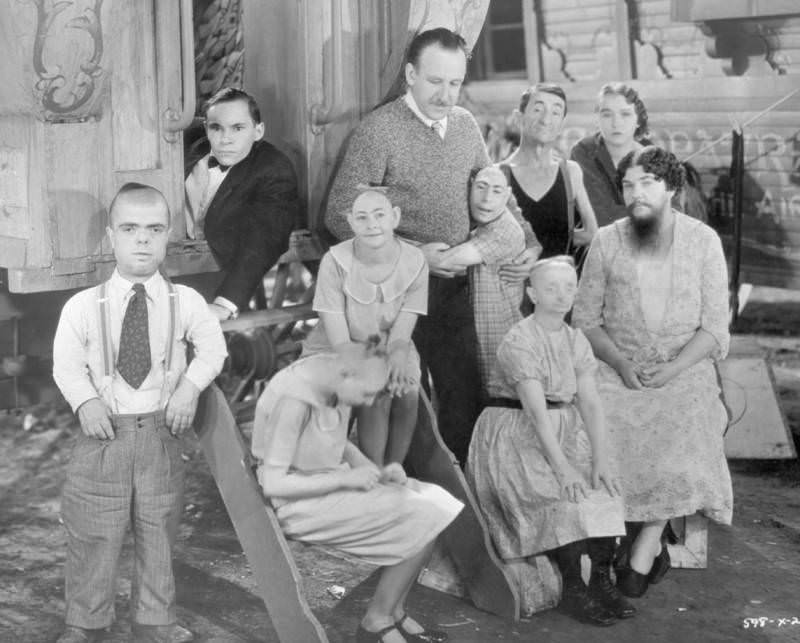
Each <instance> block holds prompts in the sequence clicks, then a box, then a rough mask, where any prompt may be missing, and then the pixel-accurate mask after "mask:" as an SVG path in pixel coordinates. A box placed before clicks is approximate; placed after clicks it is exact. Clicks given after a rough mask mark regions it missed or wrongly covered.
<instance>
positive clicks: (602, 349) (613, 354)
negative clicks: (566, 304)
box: [583, 326, 642, 389]
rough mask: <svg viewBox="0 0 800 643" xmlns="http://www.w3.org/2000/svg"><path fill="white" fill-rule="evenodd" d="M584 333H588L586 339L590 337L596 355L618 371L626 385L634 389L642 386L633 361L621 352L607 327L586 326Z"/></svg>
mask: <svg viewBox="0 0 800 643" xmlns="http://www.w3.org/2000/svg"><path fill="white" fill-rule="evenodd" d="M583 334H584V335H586V339H588V340H589V343H590V344H591V345H592V351H593V352H594V354H595V357H597V359H600V360H603V361H604V362H605V363H606V364H608V365H609V366H610V367H611V368H613V369H614V370H615V371H617V373H619V376H620V377H621V378H622V381H623V382H624V383H625V386H627V387H628V388H632V389H641V388H642V382H641V380H640V379H639V375H638V374H637V373H636V369H635V367H634V365H633V362H631V361H630V360H629V359H628V358H626V357H625V356H624V355H623V354H622V353H621V352H620V350H619V349H618V348H617V345H616V344H615V343H614V341H613V340H612V339H611V338H610V337H609V336H608V333H607V332H606V329H605V328H603V327H602V326H594V327H593V328H584V329H583Z"/></svg>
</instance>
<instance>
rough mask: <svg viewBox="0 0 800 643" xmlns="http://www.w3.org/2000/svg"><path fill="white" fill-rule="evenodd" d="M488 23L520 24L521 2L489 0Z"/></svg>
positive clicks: (517, 0)
mask: <svg viewBox="0 0 800 643" xmlns="http://www.w3.org/2000/svg"><path fill="white" fill-rule="evenodd" d="M489 22H490V23H492V24H493V25H504V24H508V23H520V22H522V0H491V2H490V3H489Z"/></svg>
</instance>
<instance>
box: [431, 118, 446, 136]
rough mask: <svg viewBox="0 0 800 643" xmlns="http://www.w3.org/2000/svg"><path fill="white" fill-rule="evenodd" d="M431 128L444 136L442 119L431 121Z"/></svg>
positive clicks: (437, 134) (438, 134)
mask: <svg viewBox="0 0 800 643" xmlns="http://www.w3.org/2000/svg"><path fill="white" fill-rule="evenodd" d="M431 129H432V130H433V131H434V132H436V136H438V137H439V138H444V126H443V125H442V122H441V121H433V123H431Z"/></svg>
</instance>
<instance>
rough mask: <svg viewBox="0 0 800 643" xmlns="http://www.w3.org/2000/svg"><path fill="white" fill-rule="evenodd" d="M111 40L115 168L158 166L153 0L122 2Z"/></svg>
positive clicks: (152, 167) (138, 168) (116, 13)
mask: <svg viewBox="0 0 800 643" xmlns="http://www.w3.org/2000/svg"><path fill="white" fill-rule="evenodd" d="M111 42H113V43H114V54H113V55H114V74H113V76H112V80H111V130H112V141H113V147H114V150H113V153H114V170H115V171H120V170H145V169H155V168H156V167H158V160H159V157H158V140H159V114H158V97H157V94H156V62H155V52H156V48H155V21H154V17H153V0H138V1H137V2H122V3H119V4H118V5H117V7H116V9H115V11H114V19H113V27H112V33H111Z"/></svg>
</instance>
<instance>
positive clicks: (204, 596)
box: [0, 288, 800, 643]
mask: <svg viewBox="0 0 800 643" xmlns="http://www.w3.org/2000/svg"><path fill="white" fill-rule="evenodd" d="M736 330H737V332H742V333H748V334H757V335H758V342H759V344H760V345H761V346H762V347H763V349H764V353H765V356H766V357H767V359H768V361H769V363H770V364H771V366H772V368H773V370H774V373H775V376H776V381H777V389H778V393H779V396H780V400H781V405H782V407H783V409H784V411H785V412H786V415H787V419H788V422H789V425H790V427H791V429H792V432H793V433H794V435H795V440H796V442H797V443H800V440H798V436H800V295H798V294H795V293H789V292H786V291H778V290H771V289H758V288H757V289H756V290H755V291H754V293H753V295H752V296H751V300H750V303H748V305H747V307H746V308H745V311H744V314H743V316H742V317H741V319H740V320H739V323H738V325H737V329H736ZM26 417H27V418H28V419H27V421H26ZM31 418H34V419H35V422H34V426H33V427H32V428H31V430H25V427H26V426H27V425H30V424H31V422H32V419H31ZM78 430H79V429H78V428H77V425H76V423H75V421H74V420H73V418H72V416H71V414H70V413H69V411H68V409H67V408H66V407H65V405H64V404H63V403H62V404H49V405H46V406H40V407H38V408H36V409H27V410H24V411H23V412H20V413H0V454H2V456H0V457H1V459H0V642H2V643H4V642H5V641H15V642H17V643H40V642H49V641H54V640H55V638H56V637H57V636H58V634H59V632H60V630H61V627H62V617H63V609H64V601H63V592H64V579H63V569H62V566H63V561H64V530H63V526H62V525H61V523H60V519H59V507H60V502H59V493H60V488H61V485H62V482H63V477H64V467H65V463H66V462H67V460H68V458H69V452H70V445H71V441H72V438H73V437H74V436H75V435H76V432H77V431H78ZM184 454H185V455H184V457H185V459H186V461H187V465H188V469H187V470H188V472H189V475H188V479H187V492H186V498H185V509H184V519H183V521H182V523H181V528H180V533H179V537H178V543H177V547H176V563H175V573H176V578H177V587H178V605H179V607H178V615H179V620H180V622H181V623H183V624H184V625H185V626H187V627H189V628H190V629H191V630H192V631H194V632H195V633H196V635H197V639H196V640H197V641H220V642H226V643H240V642H242V643H243V642H256V641H267V642H272V641H277V637H276V635H275V633H274V630H273V629H272V626H271V623H270V620H269V617H268V615H267V612H266V610H265V609H264V605H263V603H262V602H261V600H260V599H259V598H258V595H257V592H256V587H255V582H254V580H253V578H252V576H251V574H250V571H249V568H248V565H247V560H246V559H245V557H244V555H243V554H242V550H241V547H240V545H239V543H238V540H237V538H236V535H235V533H234V531H233V528H232V526H231V524H230V521H229V519H228V517H227V514H226V511H225V508H224V505H223V503H222V501H221V499H220V497H219V494H218V493H217V490H216V487H215V485H214V481H213V479H212V477H211V475H210V473H209V470H208V467H207V466H206V463H205V462H204V460H203V457H202V455H201V453H200V451H199V449H198V446H197V444H196V442H195V441H194V439H193V438H187V439H186V440H185V443H184ZM731 469H732V472H733V480H734V494H735V512H734V513H735V515H734V524H733V526H732V527H730V528H726V527H718V526H712V527H711V528H710V530H709V561H708V562H709V564H708V569H707V570H705V571H697V570H673V571H671V572H670V573H669V574H668V575H667V576H666V578H665V579H664V581H663V582H662V583H661V584H659V585H657V586H654V587H652V588H651V590H650V591H649V592H648V594H647V596H646V597H645V598H644V599H641V600H639V601H637V602H636V605H637V607H638V609H639V613H638V614H637V616H636V617H635V618H633V619H631V620H628V621H624V622H620V623H618V624H616V625H615V626H613V627H611V628H603V629H600V628H593V627H589V626H583V625H580V624H576V623H575V622H573V621H571V620H570V619H568V618H566V617H564V616H562V615H560V614H558V613H557V612H555V611H549V612H544V613H541V614H537V615H535V616H533V617H532V618H530V619H528V620H523V621H521V622H519V623H511V622H507V621H503V620H502V619H499V618H497V617H494V616H492V615H489V614H485V613H483V612H481V611H479V610H477V609H475V608H474V607H473V606H471V605H470V604H469V603H467V602H465V601H463V600H460V599H457V598H455V597H452V596H448V595H445V594H442V593H440V592H436V591H434V590H431V589H427V588H424V587H417V588H416V589H415V590H414V591H413V592H412V596H411V600H410V610H411V611H412V612H413V613H414V614H415V615H418V616H419V617H420V618H421V620H424V621H426V622H429V623H435V624H437V625H438V626H439V627H440V628H441V629H444V630H446V631H448V632H449V633H450V636H451V640H452V641H460V642H465V643H484V642H489V641H537V642H550V641H552V642H556V643H560V642H572V641H600V642H602V641H622V642H631V643H634V642H637V643H638V642H640V641H655V642H659V641H665V642H666V641H670V642H672V641H676V640H678V641H682V642H683V643H694V642H697V643H700V642H705V641H765V642H781V643H782V642H784V641H786V642H789V641H800V599H798V596H800V555H798V554H800V493H799V491H800V465H799V464H798V462H797V461H796V460H790V461H736V462H732V463H731ZM292 549H293V552H294V555H295V559H296V561H297V563H298V566H299V568H300V570H301V572H302V575H303V579H304V587H305V592H306V595H307V597H308V600H309V603H310V604H311V606H312V608H313V610H314V613H315V614H316V615H317V617H318V618H319V620H320V621H321V622H322V623H323V625H324V627H325V629H326V632H327V634H328V636H329V638H330V640H331V641H350V640H351V636H352V632H353V631H354V630H355V627H356V625H357V623H358V619H359V616H360V614H361V613H362V612H363V609H364V606H365V604H366V601H367V600H368V598H369V596H370V594H371V591H372V588H373V587H374V583H375V579H376V574H375V569H374V568H372V567H370V566H368V565H364V564H361V563H359V562H358V561H355V560H352V559H344V558H340V557H336V556H333V555H330V554H328V553H324V552H321V551H319V550H318V549H312V548H307V547H304V546H302V545H298V544H292ZM130 564H131V551H130V543H128V544H127V545H126V548H125V551H124V553H123V557H122V562H121V568H120V574H119V580H118V591H117V601H116V602H117V621H116V622H115V624H114V626H113V627H112V628H111V630H110V632H109V634H108V638H107V640H108V641H110V642H114V643H116V642H119V641H125V640H127V635H128V632H129V622H128V620H127V611H128V598H129V593H130V583H129V580H128V578H129V573H130ZM335 586H339V587H343V588H344V589H345V594H344V597H343V598H337V597H335V596H334V593H335V590H334V587H335ZM759 618H760V619H763V620H762V621H758V620H752V621H750V620H746V619H759Z"/></svg>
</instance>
